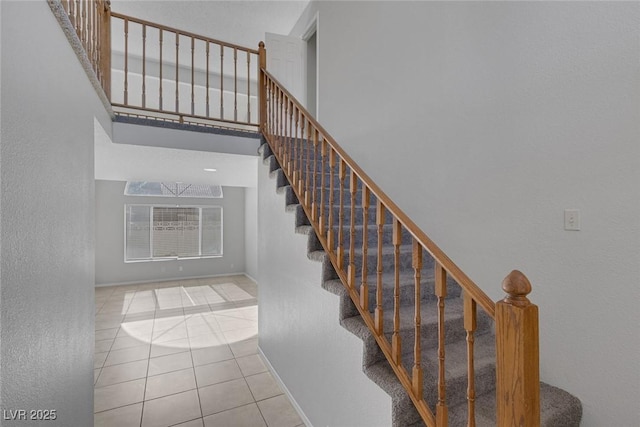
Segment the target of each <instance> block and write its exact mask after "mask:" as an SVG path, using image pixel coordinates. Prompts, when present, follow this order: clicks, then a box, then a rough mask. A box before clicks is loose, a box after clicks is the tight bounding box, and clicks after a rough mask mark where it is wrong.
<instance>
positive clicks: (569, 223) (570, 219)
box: [564, 209, 580, 231]
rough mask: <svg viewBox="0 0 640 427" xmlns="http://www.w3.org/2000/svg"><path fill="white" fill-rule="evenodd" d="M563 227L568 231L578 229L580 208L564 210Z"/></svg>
mask: <svg viewBox="0 0 640 427" xmlns="http://www.w3.org/2000/svg"><path fill="white" fill-rule="evenodd" d="M564 229H565V230H568V231H579V230H580V210H579V209H565V210H564Z"/></svg>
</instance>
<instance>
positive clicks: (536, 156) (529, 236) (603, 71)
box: [267, 1, 640, 427]
mask: <svg viewBox="0 0 640 427" xmlns="http://www.w3.org/2000/svg"><path fill="white" fill-rule="evenodd" d="M316 12H318V13H319V27H318V32H317V35H318V49H319V59H318V61H319V62H318V63H319V67H320V68H319V73H318V78H319V94H320V96H319V101H320V105H319V112H318V115H319V117H321V120H322V124H323V126H324V127H325V128H326V129H327V130H328V131H329V132H331V133H332V135H333V136H334V137H335V138H336V140H337V141H338V142H339V143H340V144H341V145H342V146H343V147H344V148H345V149H346V151H347V152H348V153H349V154H350V155H351V156H352V157H353V158H354V159H355V160H356V161H357V162H358V163H359V164H360V165H361V166H362V167H363V169H364V171H365V172H366V173H367V174H369V175H370V176H371V177H372V178H373V179H374V180H375V181H376V183H377V184H379V185H380V187H381V188H382V189H383V190H384V191H385V192H387V194H388V195H390V196H391V198H392V199H393V200H394V201H395V202H396V203H397V204H398V205H399V206H400V207H401V208H402V209H403V210H405V212H406V213H407V214H408V215H409V217H411V218H412V219H413V220H414V221H415V222H416V223H417V224H418V225H419V226H420V227H421V228H422V229H423V230H424V231H425V232H426V233H427V234H428V235H429V236H430V237H431V238H432V239H433V240H434V241H435V242H436V243H437V244H438V245H439V246H440V247H441V248H442V249H443V250H444V251H445V252H446V253H447V254H448V255H449V256H450V257H451V258H452V259H453V260H454V261H455V262H456V263H457V264H458V265H459V266H460V267H461V268H462V269H463V270H464V271H465V272H466V273H467V274H468V275H469V276H470V277H471V278H472V279H473V280H475V281H476V282H477V283H478V285H479V286H480V287H481V288H482V289H484V290H485V291H486V292H487V293H488V294H489V295H490V296H491V297H492V298H493V299H494V300H496V299H498V298H500V297H501V296H502V290H501V288H500V283H501V281H502V279H503V278H504V277H505V276H506V274H507V273H508V272H509V271H511V270H512V269H514V268H518V269H521V270H522V271H523V272H524V273H525V274H527V276H528V277H529V278H530V280H531V282H532V284H533V292H532V294H531V299H532V301H533V302H534V303H536V304H538V305H539V306H540V358H541V377H542V379H543V380H545V381H547V382H550V383H552V384H555V385H558V386H560V387H563V388H565V389H567V390H568V391H570V392H572V393H574V394H575V395H577V397H579V398H580V399H581V400H582V402H583V405H584V422H583V425H584V426H585V427H596V426H603V425H619V426H623V425H624V426H627V425H635V424H637V423H638V419H640V406H639V405H638V404H637V402H638V396H640V359H639V358H638V354H640V334H638V331H637V327H636V325H639V324H640V310H638V301H640V286H637V282H638V278H639V277H640V263H639V262H638V260H639V259H640V186H639V185H638V184H639V183H640V143H639V141H640V84H638V83H639V82H640V70H639V66H638V64H640V49H639V43H638V41H639V40H640V3H638V2H322V1H317V2H314V3H312V4H311V6H310V7H309V9H308V10H307V11H306V13H305V15H304V16H303V17H302V18H301V20H300V21H299V22H298V24H296V26H295V29H294V31H293V34H294V35H301V33H302V32H303V31H304V30H305V29H306V28H307V25H308V22H309V21H310V20H311V19H312V18H313V17H314V16H315V13H316ZM267 49H268V46H267ZM336 106H340V108H337V107H336ZM568 208H569V209H571V208H575V209H580V210H581V214H582V230H581V231H565V230H564V229H563V211H564V209H568ZM605 390H607V391H612V390H615V392H614V393H611V392H605V393H603V391H605Z"/></svg>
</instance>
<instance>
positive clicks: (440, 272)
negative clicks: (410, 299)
mask: <svg viewBox="0 0 640 427" xmlns="http://www.w3.org/2000/svg"><path fill="white" fill-rule="evenodd" d="M435 294H436V297H437V298H438V403H437V405H436V420H437V421H438V425H439V426H440V425H442V426H446V425H447V423H448V410H447V383H446V378H445V348H446V345H445V344H446V341H445V339H446V333H445V328H444V321H445V318H444V308H445V302H444V301H445V298H446V297H447V272H446V271H445V269H444V268H442V264H440V263H439V262H436V268H435Z"/></svg>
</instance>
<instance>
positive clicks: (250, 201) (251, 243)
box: [244, 165, 258, 280]
mask: <svg viewBox="0 0 640 427" xmlns="http://www.w3.org/2000/svg"><path fill="white" fill-rule="evenodd" d="M256 168H257V165H256ZM244 271H245V273H246V274H247V275H248V276H249V277H251V278H252V279H254V280H256V279H257V278H258V189H257V188H256V187H246V188H245V189H244Z"/></svg>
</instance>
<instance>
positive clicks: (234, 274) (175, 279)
mask: <svg viewBox="0 0 640 427" xmlns="http://www.w3.org/2000/svg"><path fill="white" fill-rule="evenodd" d="M225 276H247V277H248V278H249V279H250V280H253V281H254V282H255V283H258V282H256V280H255V279H254V278H253V277H251V276H249V275H248V274H247V273H244V272H240V273H224V274H210V275H208V276H183V277H174V278H166V279H157V280H154V279H151V280H137V281H134V282H115V283H96V284H95V285H94V286H95V287H96V288H102V287H106V286H128V285H140V284H144V283H162V282H175V281H177V280H192V279H209V278H212V277H225Z"/></svg>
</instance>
